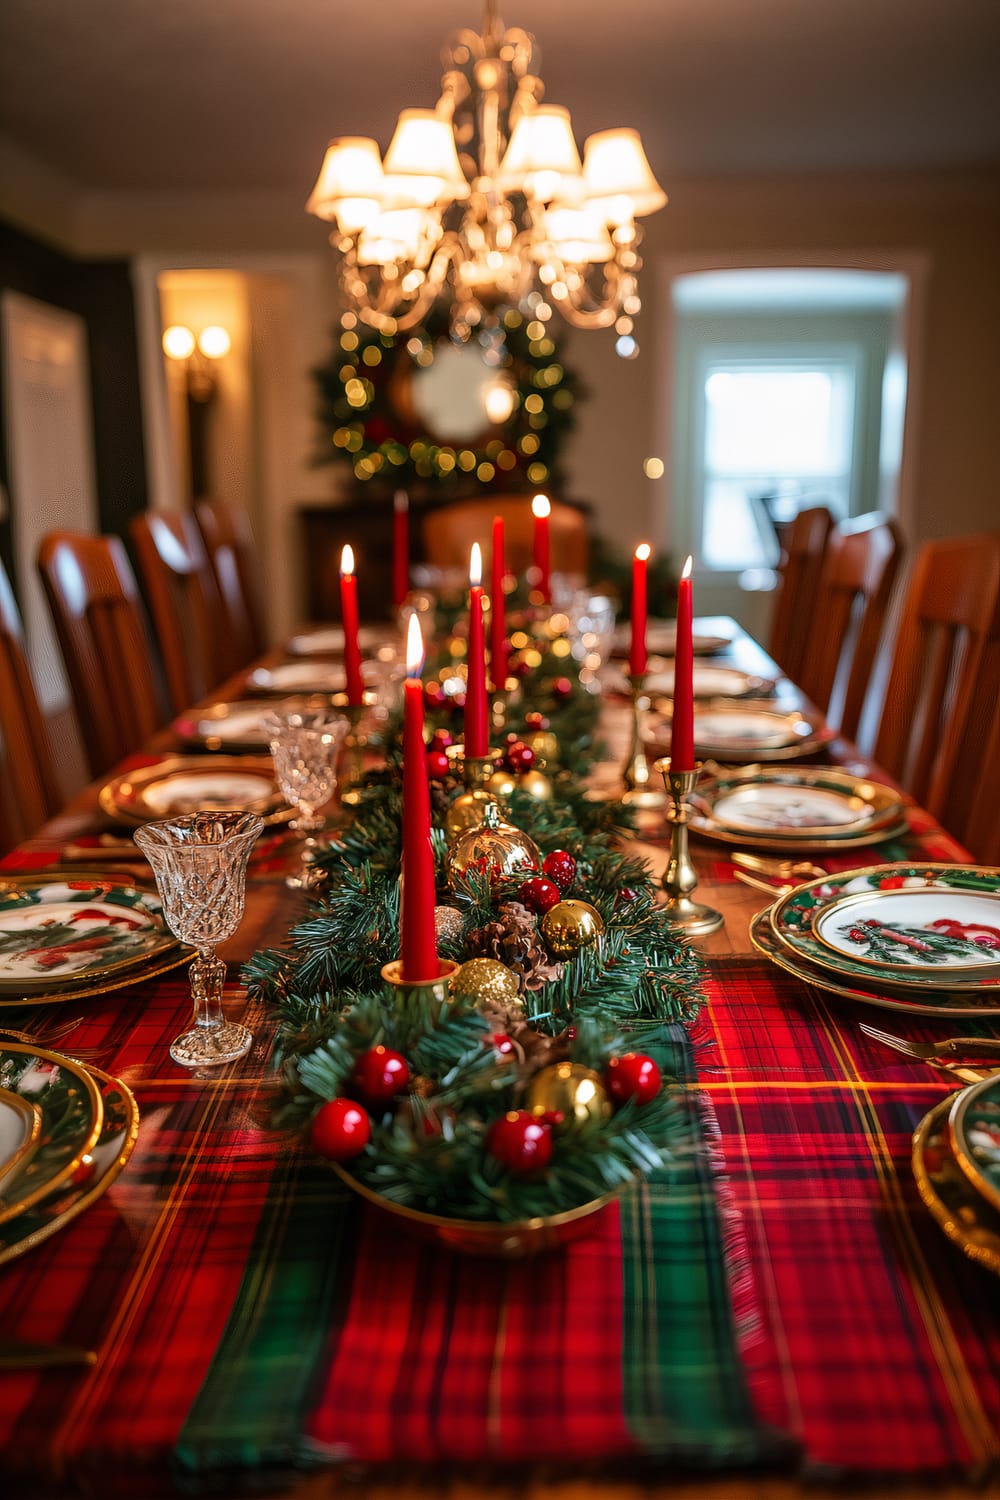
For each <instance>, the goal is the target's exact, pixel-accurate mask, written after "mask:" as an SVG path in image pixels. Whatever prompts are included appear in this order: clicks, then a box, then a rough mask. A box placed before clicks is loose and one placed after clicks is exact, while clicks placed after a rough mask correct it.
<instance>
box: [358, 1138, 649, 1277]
mask: <svg viewBox="0 0 1000 1500" xmlns="http://www.w3.org/2000/svg"><path fill="white" fill-rule="evenodd" d="M330 1166H331V1167H332V1168H333V1170H334V1171H335V1172H336V1174H337V1176H338V1177H339V1178H340V1180H341V1182H343V1183H344V1185H345V1187H349V1188H350V1189H351V1191H352V1192H353V1193H357V1194H358V1196H359V1197H361V1198H364V1199H365V1201H366V1202H368V1203H371V1204H373V1205H374V1207H375V1208H377V1209H379V1210H380V1211H381V1212H382V1213H384V1214H389V1215H391V1216H392V1218H393V1219H395V1220H397V1221H398V1222H399V1223H400V1224H401V1226H402V1227H403V1228H404V1229H405V1230H406V1232H407V1233H408V1234H411V1235H412V1236H413V1237H414V1239H418V1240H422V1241H423V1242H424V1243H425V1244H432V1245H440V1246H441V1247H442V1249H445V1250H455V1251H457V1252H458V1253H459V1254H460V1255H477V1256H489V1257H492V1258H493V1259H495V1260H527V1259H529V1258H530V1257H531V1256H534V1255H541V1254H542V1253H543V1252H544V1251H547V1250H558V1249H560V1248H561V1247H562V1246H563V1245H568V1244H570V1243H571V1242H572V1241H573V1240H582V1239H584V1238H586V1236H587V1235H588V1234H593V1233H594V1232H595V1231H596V1229H597V1228H598V1223H599V1220H598V1215H599V1214H600V1213H601V1212H602V1211H603V1210H604V1209H606V1208H607V1207H608V1205H609V1204H611V1203H613V1202H614V1201H615V1199H616V1198H619V1197H620V1196H621V1194H622V1192H623V1191H624V1188H623V1187H622V1188H615V1189H614V1191H613V1192H610V1193H602V1195H601V1197H600V1198H592V1199H591V1200H590V1202H589V1203H581V1204H580V1205H579V1206H578V1207H577V1208H568V1209H565V1210H564V1211H563V1212H562V1213H558V1214H545V1215H543V1216H541V1217H540V1218H535V1219H513V1220H511V1221H510V1222H509V1223H504V1224H500V1223H490V1222H488V1221H483V1220H480V1219H446V1218H442V1217H441V1216H440V1215H439V1214H429V1213H424V1212H423V1211H422V1210H421V1209H418V1208H408V1207H407V1206H406V1205H404V1204H402V1203H392V1202H391V1201H390V1200H389V1199H388V1198H383V1197H382V1196H381V1194H380V1193H376V1192H374V1191H373V1190H372V1189H371V1188H370V1187H367V1186H366V1185H365V1184H364V1183H363V1182H359V1181H358V1179H357V1178H356V1177H352V1176H351V1174H350V1172H348V1171H347V1170H346V1169H345V1168H344V1167H342V1166H341V1165H340V1164H339V1163H338V1162H330Z"/></svg>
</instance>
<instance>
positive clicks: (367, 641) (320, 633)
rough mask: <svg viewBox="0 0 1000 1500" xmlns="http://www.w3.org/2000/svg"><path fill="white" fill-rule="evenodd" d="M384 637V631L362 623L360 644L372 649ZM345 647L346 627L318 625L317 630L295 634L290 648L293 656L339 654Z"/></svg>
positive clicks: (359, 634)
mask: <svg viewBox="0 0 1000 1500" xmlns="http://www.w3.org/2000/svg"><path fill="white" fill-rule="evenodd" d="M383 638H384V632H382V631H379V630H374V629H372V628H371V627H370V626H366V625H362V626H361V627H360V629H359V630H358V645H359V646H360V647H361V648H362V650H366V649H367V650H370V649H372V648H374V647H375V646H377V645H378V644H379V641H380V640H382V639H383ZM343 649H344V627H343V626H342V625H318V626H317V627H316V629H315V630H303V631H300V633H299V634H298V635H293V636H292V638H291V640H290V641H289V642H288V650H289V651H290V652H291V653H292V655H293V656H339V655H340V653H341V652H342V651H343Z"/></svg>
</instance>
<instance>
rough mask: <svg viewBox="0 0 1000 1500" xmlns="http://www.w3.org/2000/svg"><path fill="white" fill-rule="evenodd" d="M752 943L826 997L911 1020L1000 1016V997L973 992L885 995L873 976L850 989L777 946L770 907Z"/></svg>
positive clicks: (757, 920)
mask: <svg viewBox="0 0 1000 1500" xmlns="http://www.w3.org/2000/svg"><path fill="white" fill-rule="evenodd" d="M750 943H751V946H752V947H753V948H754V949H755V950H756V951H757V952H758V953H759V954H761V956H762V957H763V958H766V959H769V960H770V962H771V963H773V964H774V965H775V966H776V967H777V968H779V969H783V970H784V971H785V973H786V974H791V975H792V976H793V977H794V978H795V979H799V980H801V981H802V983H803V984H810V985H813V986H814V987H815V988H816V989H818V990H822V991H823V992H824V993H825V994H827V995H837V996H838V997H839V998H840V999H841V1000H855V1001H858V1002H859V1003H860V1004H862V1005H875V1006H877V1007H878V1008H879V1009H880V1010H894V1011H898V1012H899V1013H900V1014H902V1015H908V1016H938V1017H941V1016H949V1017H954V1016H1000V995H993V996H990V995H989V994H984V995H983V996H982V998H981V999H980V1000H979V1001H978V1002H977V1001H976V1000H975V998H974V993H973V992H971V991H970V992H969V993H968V994H952V993H950V992H948V991H946V990H940V991H937V992H934V993H932V992H929V991H928V992H926V993H923V992H922V993H920V994H919V995H912V996H905V995H902V994H899V995H896V994H891V993H883V992H880V991H879V990H876V989H874V988H872V987H871V981H872V976H871V975H866V977H865V980H866V983H867V984H868V986H869V987H868V988H864V987H863V986H862V985H861V984H860V983H859V984H857V985H851V984H849V983H848V982H847V981H846V979H844V980H841V981H838V980H837V979H835V978H834V976H833V974H831V973H828V972H827V971H826V970H824V969H818V968H815V967H814V966H813V965H812V964H810V963H808V962H807V960H806V959H804V958H800V957H799V956H798V955H797V954H796V953H794V952H792V951H791V950H789V949H787V948H784V947H783V946H782V945H781V943H779V942H778V939H777V938H776V937H775V935H774V932H773V930H772V927H771V908H770V907H766V908H765V910H764V911H760V912H758V913H757V915H756V916H755V917H754V918H753V919H752V921H751V923H750Z"/></svg>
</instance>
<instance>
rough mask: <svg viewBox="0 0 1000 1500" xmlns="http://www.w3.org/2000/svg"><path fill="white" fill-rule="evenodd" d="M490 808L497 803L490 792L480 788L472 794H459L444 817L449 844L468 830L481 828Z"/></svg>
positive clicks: (476, 788) (475, 789)
mask: <svg viewBox="0 0 1000 1500" xmlns="http://www.w3.org/2000/svg"><path fill="white" fill-rule="evenodd" d="M488 807H496V801H495V799H494V798H493V797H491V796H490V794H489V792H484V791H480V789H479V787H475V788H474V790H473V791H471V792H459V794H458V796H457V797H456V798H455V800H454V802H452V803H451V804H450V805H449V807H448V809H447V811H446V812H445V815H444V831H445V834H446V836H447V838H448V841H449V843H450V842H451V840H452V839H457V838H458V837H459V836H460V835H461V834H463V833H464V832H465V831H466V829H467V828H479V827H481V826H482V824H483V821H484V820H485V817H486V809H487V808H488Z"/></svg>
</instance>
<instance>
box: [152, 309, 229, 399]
mask: <svg viewBox="0 0 1000 1500" xmlns="http://www.w3.org/2000/svg"><path fill="white" fill-rule="evenodd" d="M231 347H232V340H231V339H230V337H229V334H228V333H227V332H226V330H225V329H224V328H222V327H220V326H219V324H217V323H213V324H211V325H210V326H209V327H208V328H203V329H202V330H201V332H200V333H199V334H198V335H197V337H195V335H194V333H193V332H192V331H191V329H190V328H186V327H185V326H184V324H183V323H173V324H171V326H170V327H169V328H167V329H165V330H164V334H163V352H164V354H165V355H166V356H167V358H168V359H173V360H177V361H178V362H179V363H180V362H183V363H184V365H185V366H186V370H185V374H186V375H187V391H188V396H189V398H190V399H191V400H192V401H198V402H201V403H202V404H205V403H207V402H209V401H211V399H212V397H213V396H214V395H215V371H214V369H213V368H212V366H213V364H214V362H215V361H216V360H218V359H224V358H225V357H226V355H227V354H228V353H229V350H230V349H231Z"/></svg>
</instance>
